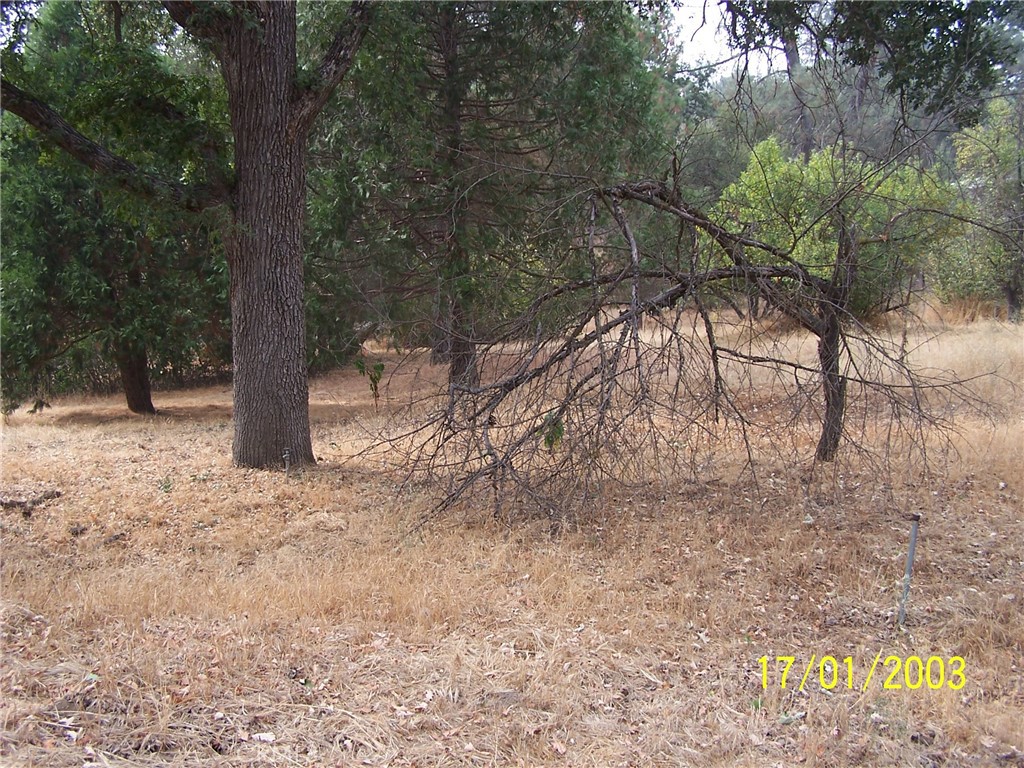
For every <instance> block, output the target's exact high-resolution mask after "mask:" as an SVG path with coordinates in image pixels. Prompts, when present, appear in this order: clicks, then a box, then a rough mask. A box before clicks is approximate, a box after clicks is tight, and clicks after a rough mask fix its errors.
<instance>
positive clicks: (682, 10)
mask: <svg viewBox="0 0 1024 768" xmlns="http://www.w3.org/2000/svg"><path fill="white" fill-rule="evenodd" d="M675 21H676V27H677V30H678V31H677V35H676V39H677V40H678V41H679V43H680V44H681V48H682V60H683V62H684V63H685V64H688V65H690V66H696V65H698V64H714V63H717V62H722V61H726V60H729V59H730V58H731V57H732V56H733V55H734V54H733V52H732V51H730V50H729V44H728V40H729V37H728V35H727V34H726V33H725V31H724V30H723V29H722V23H723V21H722V8H721V7H720V6H719V4H718V2H717V0H681V2H680V7H679V8H678V9H677V10H676V12H675ZM770 62H771V60H770V59H769V57H768V56H766V55H764V54H759V53H758V54H751V56H750V69H751V71H752V72H753V73H755V74H764V73H766V72H767V71H769V69H770V68H771V67H770V66H769V65H770ZM733 65H734V62H733V61H728V63H725V64H723V65H722V66H720V67H719V68H718V74H719V75H724V74H726V73H727V72H729V71H730V69H731V67H732V66H733Z"/></svg>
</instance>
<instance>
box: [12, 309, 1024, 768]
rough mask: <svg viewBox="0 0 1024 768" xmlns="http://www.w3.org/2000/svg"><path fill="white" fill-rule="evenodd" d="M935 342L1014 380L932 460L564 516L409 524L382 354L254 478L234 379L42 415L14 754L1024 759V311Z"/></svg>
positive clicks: (348, 379)
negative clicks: (234, 430)
mask: <svg viewBox="0 0 1024 768" xmlns="http://www.w3.org/2000/svg"><path fill="white" fill-rule="evenodd" d="M929 333H934V331H932V332H929ZM924 338H925V337H924V336H922V337H921V340H922V341H923V339H924ZM795 341H796V342H800V341H801V340H800V339H796V340H795ZM915 354H916V355H917V358H918V359H919V361H922V362H925V363H927V364H928V365H933V366H939V367H948V368H951V369H954V370H956V371H957V372H958V373H959V374H960V375H962V376H974V375H977V374H981V373H985V372H987V371H990V370H993V369H995V368H998V370H999V373H1000V375H1001V377H1002V378H1000V379H980V380H978V381H977V382H976V384H975V386H976V387H977V392H978V394H979V395H980V396H982V397H984V399H985V400H987V401H988V402H989V403H991V405H992V406H993V407H994V408H995V409H996V413H997V418H995V419H994V420H991V421H986V420H983V419H981V418H976V417H964V418H961V419H960V420H959V421H958V422H957V430H958V431H957V433H956V434H954V435H952V442H953V445H954V446H955V447H956V448H958V449H959V451H958V452H951V451H946V452H944V453H940V454H938V455H937V457H933V458H934V462H933V464H932V466H931V469H930V470H929V471H924V470H922V469H920V468H919V467H918V465H917V464H908V465H907V466H906V467H904V468H903V469H904V471H900V469H899V467H896V471H894V472H892V473H891V474H888V475H887V476H880V475H879V473H878V472H877V471H876V469H875V465H874V464H870V463H860V460H859V459H858V458H857V457H856V456H853V457H852V458H847V459H846V460H845V461H844V462H841V463H840V464H838V465H837V466H836V467H825V468H822V467H820V466H818V467H814V466H813V465H812V463H811V461H810V456H811V454H812V453H813V450H809V451H805V452H804V454H803V455H802V456H801V457H799V458H798V459H794V460H790V461H780V460H778V459H771V458H769V459H765V460H764V461H763V463H762V464H761V465H760V466H759V467H758V479H757V482H756V483H755V482H754V480H753V479H752V478H751V476H750V474H749V473H744V472H739V471H737V472H732V473H729V472H728V471H722V472H721V473H719V475H718V478H719V479H717V480H715V479H711V478H709V479H708V481H707V482H704V483H693V482H689V481H688V482H685V483H683V482H679V483H675V484H674V485H673V483H672V481H671V479H669V478H666V479H665V482H664V483H663V484H662V485H661V486H659V488H658V489H657V492H656V493H655V492H652V493H650V494H644V493H639V492H635V493H632V492H631V493H629V494H627V493H621V494H619V493H613V492H610V493H609V494H608V495H607V497H606V498H605V499H604V500H603V501H602V502H601V508H600V509H599V510H595V515H594V521H595V522H592V523H591V524H589V525H587V524H584V525H581V526H579V527H578V529H573V530H568V531H565V532H562V533H561V534H559V535H552V533H551V530H550V528H549V527H548V526H546V525H544V524H543V523H541V522H538V523H536V524H524V525H520V526H517V527H514V528H513V529H511V530H509V529H508V528H505V527H503V526H501V525H499V524H497V523H495V522H494V521H492V520H491V519H490V518H489V515H488V513H487V512H486V509H485V507H486V504H485V502H483V501H481V508H482V513H481V514H479V515H477V516H475V517H474V516H460V517H459V518H458V519H454V518H452V517H449V518H445V519H439V520H437V521H434V522H432V523H431V524H429V525H427V526H425V527H423V528H421V529H419V530H418V532H417V533H415V534H414V535H409V533H410V531H411V530H413V528H414V527H415V526H416V523H417V521H418V520H419V519H420V517H421V515H423V514H424V513H425V512H426V511H427V510H428V509H429V508H430V506H431V503H432V499H433V497H432V496H431V489H430V488H429V487H420V488H419V489H418V490H415V491H409V492H406V493H404V494H402V495H401V496H398V495H396V494H397V491H398V484H399V483H400V482H401V471H400V470H401V467H394V466H392V464H391V463H389V461H388V456H387V455H386V454H384V455H381V454H379V453H378V454H359V449H360V448H361V447H363V446H364V444H365V442H366V435H367V434H368V433H369V432H371V431H372V430H373V429H375V428H377V427H378V426H380V425H381V424H383V423H384V422H385V420H386V419H387V418H388V413H389V406H388V405H387V402H386V400H387V397H388V396H389V395H387V394H386V396H385V403H384V404H383V405H382V406H381V409H380V410H379V411H378V410H375V408H374V404H373V401H372V399H371V396H370V391H369V388H368V386H367V381H366V379H365V378H361V377H359V375H358V374H357V373H356V372H355V371H343V372H338V373H335V374H333V375H330V376H327V377H324V378H321V379H317V380H315V381H314V382H312V384H311V413H312V419H313V439H314V448H315V450H316V452H317V454H318V456H319V457H321V461H320V463H319V464H318V465H317V466H316V467H315V468H312V469H306V470H304V471H301V472H292V473H291V474H289V475H287V476H286V475H285V473H284V472H283V471H276V472H274V471H249V470H240V469H235V468H233V467H232V466H231V463H230V440H231V424H230V416H231V394H230V390H229V388H228V387H219V388H208V389H202V390H191V391H181V392H164V393H158V394H157V395H156V396H155V398H154V399H155V401H156V404H157V407H158V409H160V414H159V415H158V416H156V417H152V418H141V417H136V416H131V415H129V414H128V413H127V411H126V410H125V408H124V406H123V402H122V401H121V399H119V398H118V397H111V398H79V399H66V400H62V401H59V402H54V407H53V408H52V409H48V410H46V411H45V412H44V413H43V414H39V415H29V414H27V413H24V412H18V413H15V414H14V415H12V417H11V418H10V420H9V422H8V423H7V424H6V425H5V426H4V429H3V469H2V487H0V497H2V498H3V501H4V508H3V509H2V510H0V525H2V537H3V539H2V540H3V565H2V582H0V584H2V587H0V588H2V598H0V611H2V617H0V618H2V627H3V666H2V670H0V691H2V702H0V764H2V765H5V766H78V767H82V766H92V767H98V766H157V765H161V766H275V767H276V766H349V765H353V766H356V765H367V766H449V765H466V766H470V765H474V766H476V765H479V766H503V765H523V766H691V765H692V766H733V765H735V766H789V765H797V764H799V765H806V766H843V765H862V766H882V765H893V766H896V765H898V766H975V765H983V766H1024V614H1022V610H1021V609H1022V602H1024V512H1022V503H1021V499H1022V497H1024V450H1022V449H1024V446H1022V434H1024V405H1022V403H1021V399H1020V395H1019V392H1018V391H1017V390H1016V389H1015V388H1014V386H1013V383H1014V382H1016V383H1017V384H1018V385H1019V384H1020V382H1021V381H1022V380H1024V331H1022V329H1021V328H1019V327H1018V328H1014V327H1011V326H1007V325H1002V324H999V323H996V322H992V321H987V322H979V323H975V324H971V325H966V326H961V327H958V328H954V329H950V330H946V331H945V332H944V333H942V334H941V335H938V336H936V337H935V338H930V340H929V341H927V343H924V344H923V346H921V347H920V348H919V349H918V350H917V351H916V352H915ZM389 365H390V361H389ZM442 377H443V372H441V371H439V370H433V369H430V368H429V366H423V367H422V368H420V369H415V368H413V367H409V368H406V369H404V372H400V373H399V374H397V375H396V376H395V377H394V378H393V379H392V380H391V382H390V384H391V387H392V389H391V391H392V392H400V393H403V394H400V395H395V397H396V399H401V398H402V397H405V393H408V392H412V391H416V389H417V388H418V387H424V388H426V387H429V385H430V383H431V382H432V381H433V382H436V381H438V380H440V379H441V378H442ZM724 469H725V470H727V469H728V467H726V468H724ZM722 478H732V479H722ZM666 488H667V491H666ZM57 492H59V494H60V495H59V496H58V495H56V493H57ZM22 501H24V502H34V503H35V505H34V506H32V507H31V508H28V507H26V506H25V505H18V502H22ZM910 513H920V514H921V515H922V522H921V527H920V540H919V542H918V550H917V558H916V562H915V571H914V580H913V586H912V590H911V596H910V601H909V603H908V607H907V622H906V626H905V628H904V629H898V628H897V626H896V612H897V606H898V601H899V595H900V585H901V579H902V576H903V569H904V564H905V558H906V550H907V544H908V534H909V530H910V524H909V522H908V521H907V515H908V514H910ZM879 654H880V656H878V655H879ZM764 656H767V657H769V659H770V663H769V664H768V665H767V671H768V673H769V674H768V680H767V683H768V684H767V688H766V687H765V686H764V684H763V683H764V681H763V680H762V664H761V662H760V661H759V660H760V659H761V658H762V657H764ZM778 656H792V657H794V659H795V661H794V664H793V668H792V670H791V671H790V675H789V679H788V681H787V685H786V688H785V689H782V688H781V686H780V669H779V668H778V665H777V663H776V661H775V658H776V657H778ZM823 656H833V657H835V658H836V659H837V660H838V663H839V667H840V672H839V675H838V679H837V680H836V682H835V684H834V685H833V684H832V683H833V681H832V680H831V679H830V678H831V670H832V667H831V666H829V664H827V663H826V665H825V667H824V681H823V680H822V677H823V674H822V672H823V668H822V665H821V662H820V660H821V658H822V657H823ZM890 656H892V657H897V658H898V659H900V660H901V662H904V661H906V660H907V659H910V658H911V657H918V658H920V659H921V660H922V661H923V663H924V664H925V665H928V662H929V659H932V662H931V663H930V665H928V671H929V672H930V674H931V678H930V681H929V682H930V683H931V684H932V685H929V684H921V685H918V683H919V682H920V679H919V678H920V672H921V669H920V667H918V666H917V665H916V662H909V664H907V668H908V669H907V670H901V671H900V673H899V674H898V675H894V676H893V677H892V680H891V681H890V682H895V681H899V682H900V686H901V687H899V688H894V689H886V688H885V685H884V684H885V682H886V679H887V678H888V677H889V675H890V672H892V671H893V670H894V668H895V664H896V662H895V660H889V661H888V665H887V664H886V659H887V657H890ZM812 657H813V658H814V665H813V667H812V668H810V669H809V666H810V662H811V659H812ZM876 657H878V658H879V659H880V660H879V663H878V666H877V667H876V670H875V672H874V674H873V676H872V679H871V681H870V683H869V684H867V685H866V686H865V682H866V678H867V676H868V672H869V670H870V669H871V668H872V666H873V664H874V662H875V659H876ZM953 657H962V659H963V666H962V671H958V668H957V665H958V662H953V661H951V660H952V659H953ZM847 658H849V659H850V661H849V662H846V661H845V659H847ZM936 659H938V660H941V663H940V662H939V661H936ZM940 671H944V675H943V677H942V678H941V679H940V678H939V677H938V675H939V672H940ZM805 672H809V674H807V676H806V677H807V679H806V680H805V681H804V680H803V677H804V673H805ZM958 675H959V676H958ZM851 676H852V679H851ZM908 678H909V680H908ZM801 682H803V683H804V684H803V685H802V686H801ZM823 682H824V685H823ZM801 688H802V690H801ZM933 688H934V689H933ZM953 688H956V690H953Z"/></svg>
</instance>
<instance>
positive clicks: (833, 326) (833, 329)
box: [814, 305, 846, 461]
mask: <svg viewBox="0 0 1024 768" xmlns="http://www.w3.org/2000/svg"><path fill="white" fill-rule="evenodd" d="M823 319H824V321H825V327H824V333H822V334H821V336H820V338H819V339H818V361H819V363H820V365H821V372H822V376H823V377H824V389H825V419H824V421H823V422H822V425H821V437H820V439H819V440H818V449H817V451H815V454H814V455H815V458H816V459H817V460H818V461H832V460H833V459H834V458H835V457H836V454H837V453H838V452H839V441H840V440H841V439H842V436H843V420H844V416H845V413H846V377H845V376H843V375H842V373H841V372H840V370H839V367H840V360H841V356H842V348H841V341H842V335H841V328H840V324H839V312H838V309H837V308H836V307H834V306H831V305H829V306H828V307H827V308H826V310H825V317H824V318H823Z"/></svg>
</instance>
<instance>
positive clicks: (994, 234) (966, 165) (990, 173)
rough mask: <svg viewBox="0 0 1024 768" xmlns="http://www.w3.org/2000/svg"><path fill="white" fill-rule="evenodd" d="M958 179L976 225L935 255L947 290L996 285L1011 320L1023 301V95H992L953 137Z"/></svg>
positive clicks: (1017, 317) (977, 290)
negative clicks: (977, 118)
mask: <svg viewBox="0 0 1024 768" xmlns="http://www.w3.org/2000/svg"><path fill="white" fill-rule="evenodd" d="M953 142H954V145H955V147H956V164H957V171H958V174H959V182H960V184H961V187H962V189H963V191H964V196H965V198H966V202H967V206H968V210H967V211H966V216H967V218H969V219H970V220H971V221H974V222H977V223H979V224H981V226H980V227H977V226H975V227H968V229H967V231H966V232H965V234H964V239H963V240H961V241H959V242H958V243H957V245H958V247H957V248H955V249H950V251H949V252H947V253H946V254H945V255H944V258H942V259H941V260H938V262H937V264H936V269H937V272H938V278H939V285H940V288H941V290H942V291H943V293H944V294H945V295H947V296H957V295H960V296H964V295H971V294H974V295H977V294H981V295H982V296H984V295H986V294H988V293H990V292H991V293H994V292H996V291H998V292H1001V293H1002V294H1003V296H1004V297H1005V300H1006V306H1007V311H1008V315H1009V317H1010V319H1011V320H1012V321H1014V322H1020V321H1021V303H1022V301H1024V98H1022V97H1021V95H1020V94H1019V93H1018V94H1017V95H1016V96H1015V97H1014V98H1001V99H996V100H993V101H992V102H991V103H990V104H989V106H988V109H987V110H986V113H985V119H984V120H983V121H982V122H981V123H980V124H978V125H977V126H974V127H972V128H966V129H964V130H963V131H961V132H960V133H958V134H957V135H956V136H954V137H953Z"/></svg>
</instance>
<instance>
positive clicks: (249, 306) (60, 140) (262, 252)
mask: <svg viewBox="0 0 1024 768" xmlns="http://www.w3.org/2000/svg"><path fill="white" fill-rule="evenodd" d="M163 6H164V8H165V9H166V11H167V13H168V14H170V16H171V18H172V19H174V21H175V22H176V23H177V24H179V25H180V26H181V27H182V28H183V29H184V30H185V31H186V32H187V33H188V34H190V35H192V36H193V37H194V38H195V39H197V40H199V41H201V42H202V43H203V44H204V45H206V46H208V47H209V50H210V51H211V52H212V53H213V55H214V56H215V57H216V59H217V62H218V63H219V65H220V71H221V75H222V76H223V78H224V85H225V88H226V91H227V95H228V106H229V112H230V122H231V132H232V135H233V140H234V169H233V170H234V173H233V175H232V176H231V177H230V178H223V177H219V178H217V177H215V178H213V179H212V181H211V180H208V181H207V182H205V183H204V184H202V185H199V186H188V185H185V184H182V183H181V182H179V181H177V180H172V179H165V178H161V177H160V176H158V175H156V174H154V173H152V172H150V171H149V170H148V169H145V168H141V167H138V166H136V165H135V164H133V163H131V162H129V161H128V160H126V159H125V158H122V157H119V156H117V155H115V154H113V153H112V152H110V151H109V150H108V149H106V148H105V147H104V146H103V145H102V144H100V143H98V142H96V141H93V140H91V139H90V138H88V137H86V136H84V135H83V134H82V133H80V132H79V131H77V130H76V129H75V127H74V126H72V125H71V124H70V123H69V122H68V121H66V120H65V119H64V118H63V117H62V116H61V115H60V114H58V113H57V112H56V111H55V110H53V109H52V108H51V107H50V106H49V105H48V104H46V103H44V102H42V101H40V100H39V99H36V98H34V97H33V96H32V95H30V94H29V93H26V92H25V91H24V90H22V89H21V88H19V87H18V86H17V85H15V84H14V83H12V82H9V81H8V79H7V78H6V77H4V78H3V80H2V97H3V108H4V109H5V110H8V111H10V112H12V113H14V114H17V115H18V116H20V117H21V118H23V119H24V120H25V121H26V122H28V123H30V124H31V125H32V126H34V127H35V128H36V129H38V130H39V131H41V132H42V133H43V134H44V135H46V136H47V137H48V138H49V139H50V140H52V141H53V142H55V143H56V144H57V145H59V146H60V147H62V148H63V149H64V150H65V151H67V152H69V153H70V154H71V155H72V156H74V157H75V158H77V159H78V160H80V161H82V162H83V163H85V164H86V165H88V166H89V167H91V168H93V169H94V170H95V171H97V172H100V173H104V174H107V175H109V176H111V177H113V178H115V179H116V180H117V182H118V183H119V184H120V185H121V186H122V187H124V188H126V189H129V190H131V191H133V192H135V193H137V194H139V195H141V196H143V197H147V198H159V199H164V200H167V199H169V200H171V201H174V202H175V203H176V204H178V205H179V206H180V207H182V208H184V209H186V210H203V209H207V208H211V207H222V208H224V209H225V210H226V211H227V212H228V215H227V216H225V217H224V219H225V223H224V231H223V237H224V243H225V250H226V253H227V259H228V268H229V273H230V281H231V315H232V328H233V358H234V371H235V377H234V387H235V391H234V403H235V409H234V421H235V434H234V443H233V449H232V456H233V459H234V461H235V463H236V464H238V465H241V466H251V467H268V466H273V465H275V464H278V463H280V461H281V458H282V455H283V454H284V453H285V452H288V453H289V454H290V457H291V461H292V462H293V463H312V462H313V461H314V456H313V447H312V441H311V439H310V431H309V402H308V401H309V391H308V383H307V371H306V350H305V316H304V308H303V261H302V232H303V221H304V217H305V200H306V184H305V182H306V156H307V141H308V135H309V131H310V128H311V127H312V125H313V123H314V121H315V119H316V117H317V115H318V114H319V113H320V111H321V109H322V108H323V106H324V104H325V103H326V102H327V100H328V98H329V97H330V95H331V93H332V92H333V91H334V89H335V88H336V87H337V86H338V84H339V83H340V82H341V81H342V79H343V78H344V77H345V74H346V73H347V72H348V70H349V68H350V67H351V65H352V62H353V59H354V56H355V53H356V51H357V50H358V48H359V45H360V43H361V42H362V39H363V36H364V35H365V32H366V29H367V27H368V25H369V22H370V17H371V13H372V7H371V4H370V3H368V2H354V3H352V5H351V6H350V9H349V13H348V15H347V16H346V19H345V21H344V23H343V24H342V25H341V26H340V28H339V29H338V31H337V33H336V34H335V36H334V38H333V40H332V42H331V43H330V45H329V46H328V48H327V50H326V51H325V53H324V54H323V57H322V59H321V61H320V63H319V65H318V66H317V67H316V68H315V69H312V70H310V71H308V72H307V71H303V70H302V69H300V67H299V64H298V60H297V55H296V6H295V3H292V2H242V1H237V2H214V3H199V2H192V0H166V1H165V2H164V3H163ZM126 76H131V74H130V73H126Z"/></svg>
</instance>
